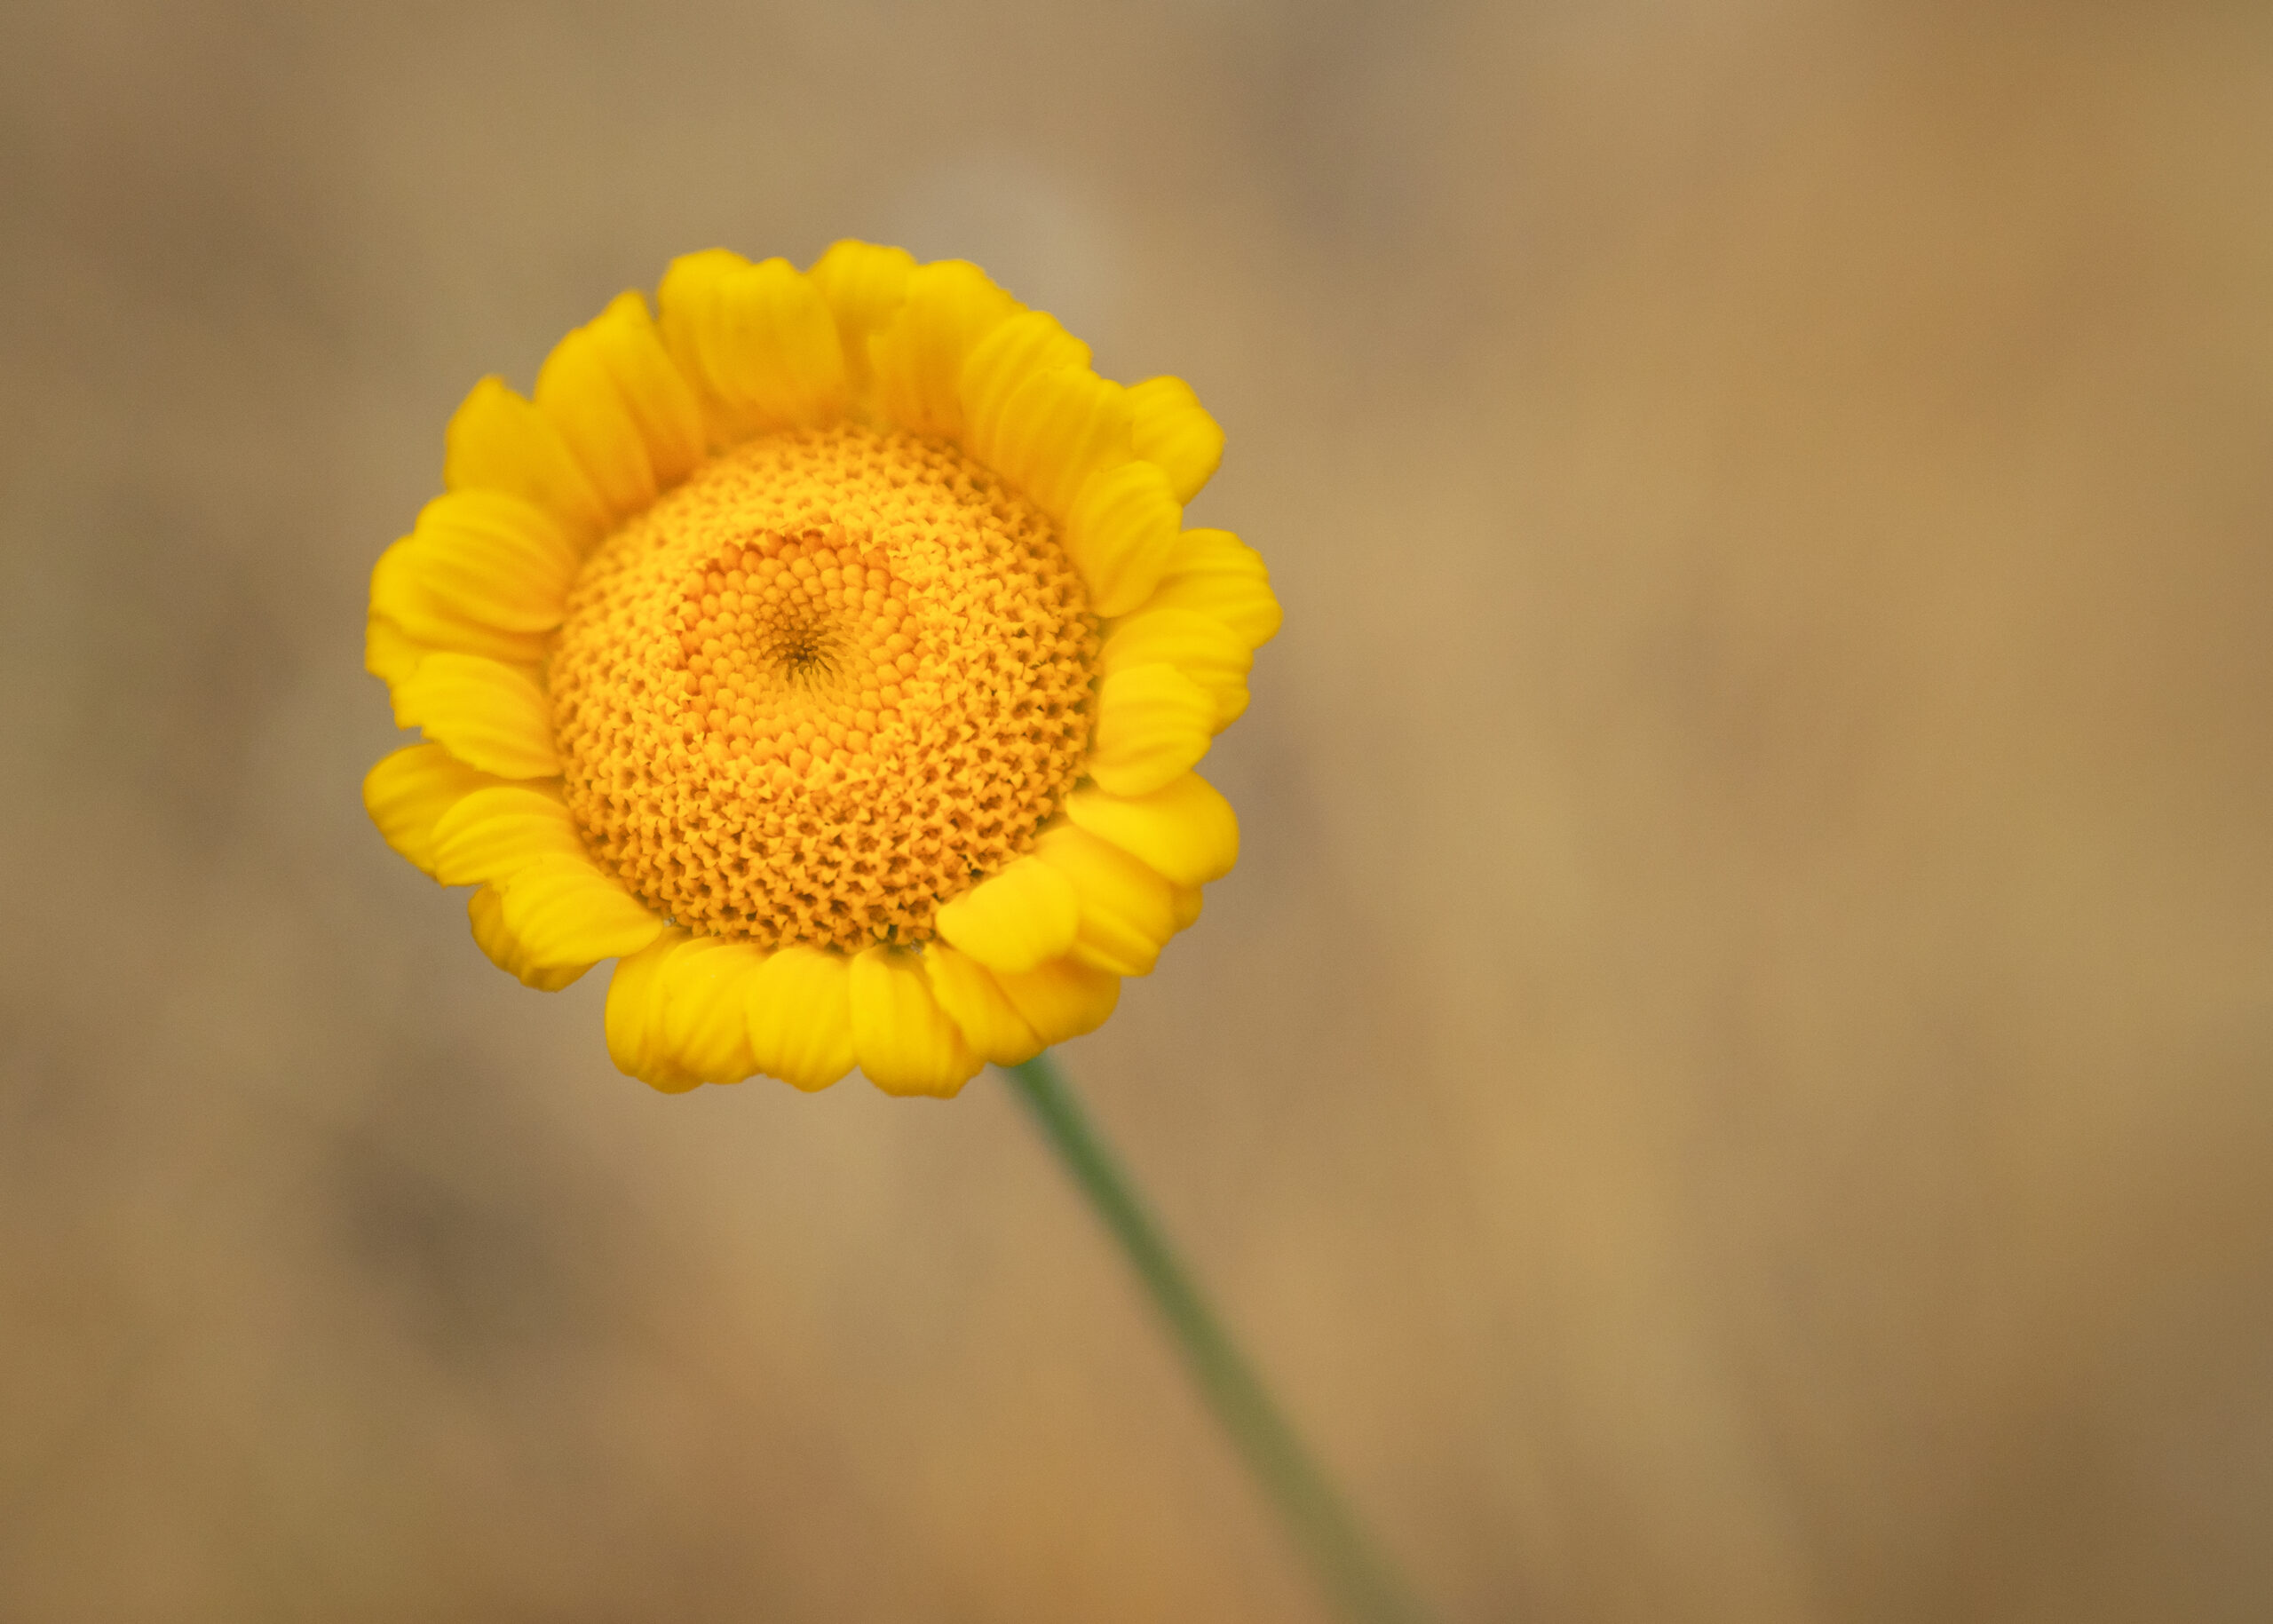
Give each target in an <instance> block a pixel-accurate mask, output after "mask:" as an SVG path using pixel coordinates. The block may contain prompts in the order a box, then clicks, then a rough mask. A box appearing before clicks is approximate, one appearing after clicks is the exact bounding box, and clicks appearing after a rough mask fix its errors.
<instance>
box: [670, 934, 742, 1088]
mask: <svg viewBox="0 0 2273 1624" xmlns="http://www.w3.org/2000/svg"><path fill="white" fill-rule="evenodd" d="M765 957H766V955H764V953H763V952H761V951H760V950H759V949H757V948H756V947H752V946H750V944H749V943H748V942H729V941H722V940H720V939H718V938H717V937H715V936H698V937H695V938H693V939H692V940H689V941H685V942H681V943H680V944H679V945H678V947H677V950H676V951H675V952H673V953H672V954H671V955H670V956H669V958H667V959H666V960H664V962H663V966H662V970H661V1003H662V1035H661V1044H662V1047H663V1050H664V1051H665V1053H667V1054H668V1055H669V1057H670V1059H671V1062H672V1064H673V1065H675V1066H677V1067H678V1069H679V1070H681V1071H684V1072H687V1073H692V1074H693V1075H694V1076H697V1077H700V1078H701V1079H702V1081H705V1082H718V1083H725V1082H740V1081H741V1080H742V1079H743V1078H745V1077H747V1076H748V1075H749V1074H750V1073H752V1072H754V1071H756V1069H757V1063H756V1060H755V1059H754V1058H752V1056H751V1054H750V1049H749V1005H748V998H749V984H750V979H751V978H752V977H754V976H756V974H757V972H758V970H759V969H760V968H761V967H763V966H764V963H765Z"/></svg>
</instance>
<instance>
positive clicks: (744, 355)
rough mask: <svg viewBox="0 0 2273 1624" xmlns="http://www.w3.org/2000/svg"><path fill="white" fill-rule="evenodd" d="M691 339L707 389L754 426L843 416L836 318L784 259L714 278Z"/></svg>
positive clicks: (817, 291) (843, 389)
mask: <svg viewBox="0 0 2273 1624" xmlns="http://www.w3.org/2000/svg"><path fill="white" fill-rule="evenodd" d="M665 293H666V296H667V297H668V295H669V284H668V283H667V284H666V285H665ZM693 336H694V344H695V351H696V356H697V359H698V360H699V361H700V364H701V368H702V373H703V376H705V377H706V378H708V379H709V384H710V387H711V388H712V389H713V390H714V391H716V392H717V396H718V398H719V399H720V400H723V401H724V402H725V404H726V405H727V406H728V407H729V408H733V409H734V410H736V411H739V412H742V413H745V414H748V416H749V417H750V419H752V420H753V421H755V422H757V423H763V424H816V423H821V422H825V421H827V420H828V418H830V417H832V416H836V414H837V413H839V412H842V411H843V409H844V408H845V405H846V403H847V400H848V398H849V393H850V390H849V386H848V384H847V381H846V378H845V372H844V351H843V345H841V344H840V343H839V342H838V339H837V337H836V317H835V316H834V315H833V314H831V313H830V312H829V308H828V304H827V302H826V301H824V300H823V299H822V297H820V289H817V288H815V287H814V286H813V285H812V283H811V282H809V281H806V280H805V279H804V276H802V275H801V274H799V273H798V272H797V269H796V266H794V265H791V264H790V263H789V262H788V260H786V259H779V258H776V259H768V260H764V261H763V262H761V263H760V264H757V265H743V266H737V267H733V268H731V269H728V270H727V271H726V272H725V274H723V275H721V276H719V277H717V279H716V281H713V282H711V283H710V284H709V287H708V288H707V289H705V290H704V294H703V296H702V297H701V302H700V303H698V304H697V305H696V306H695V308H694V311H693Z"/></svg>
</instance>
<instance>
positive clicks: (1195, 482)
mask: <svg viewBox="0 0 2273 1624" xmlns="http://www.w3.org/2000/svg"><path fill="white" fill-rule="evenodd" d="M1129 405H1130V407H1131V408H1134V410H1135V412H1136V443H1137V456H1141V457H1143V458H1144V460H1145V461H1146V462H1148V463H1159V464H1160V468H1161V470H1162V471H1164V472H1166V473H1167V475H1168V486H1169V488H1170V489H1172V490H1174V491H1175V492H1176V500H1177V501H1178V502H1190V501H1191V500H1192V498H1193V497H1194V496H1196V495H1199V494H1200V487H1201V486H1203V485H1205V484H1207V483H1208V479H1209V478H1210V476H1212V475H1213V474H1214V473H1215V471H1216V467H1217V465H1218V464H1219V463H1222V462H1223V460H1224V431H1223V430H1222V429H1220V428H1218V427H1217V426H1216V420H1215V419H1214V418H1213V417H1210V416H1208V411H1207V408H1205V407H1203V406H1201V405H1200V397H1199V396H1198V395H1195V394H1194V393H1192V385H1191V384H1187V383H1185V382H1184V380H1183V379H1182V378H1180V377H1156V378H1146V379H1145V380H1144V382H1143V383H1141V384H1132V385H1130V387H1129Z"/></svg>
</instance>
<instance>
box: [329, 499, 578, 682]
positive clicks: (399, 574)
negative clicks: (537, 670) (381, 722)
mask: <svg viewBox="0 0 2273 1624" xmlns="http://www.w3.org/2000/svg"><path fill="white" fill-rule="evenodd" d="M417 541H418V538H417V536H416V535H406V536H404V537H403V538H402V539H401V540H400V541H399V542H397V543H395V544H394V545H393V546H392V547H390V548H388V549H387V550H386V551H384V552H383V553H381V554H380V555H379V561H378V562H377V563H376V564H375V565H373V566H371V613H372V614H375V615H384V617H385V618H386V619H387V620H388V621H390V622H392V623H393V624H394V626H395V627H396V628H397V629H398V630H400V632H401V633H402V638H403V640H404V641H405V642H408V644H410V645H411V646H413V647H414V648H415V649H416V658H414V659H413V660H412V661H410V662H409V663H410V665H411V667H412V668H413V669H416V665H417V663H418V661H421V660H424V658H425V657H426V656H427V655H428V654H435V653H439V652H447V653H449V654H479V655H480V656H481V657H482V658H483V659H485V660H496V661H503V663H504V664H507V665H525V666H533V665H535V664H537V663H539V662H540V661H543V658H544V644H545V638H544V634H543V632H540V631H509V630H506V629H504V628H503V627H501V626H491V625H487V624H485V623H484V622H480V621H476V620H469V619H468V618H466V617H465V616H464V615H463V614H455V613H453V612H452V611H451V610H450V609H448V608H447V607H445V606H443V604H442V603H441V602H440V600H439V599H438V598H436V597H435V596H434V594H433V593H432V592H431V591H429V590H427V589H426V583H425V582H424V581H423V580H422V579H421V578H420V566H419V559H420V557H421V554H422V550H421V549H420V548H419V547H418V545H417ZM390 656H391V657H392V650H391V651H390ZM367 658H368V652H367ZM383 674H384V673H383ZM404 674H405V675H408V672H405V673H404ZM388 680H389V683H390V685H392V683H394V682H399V681H400V680H401V677H389V679H388Z"/></svg>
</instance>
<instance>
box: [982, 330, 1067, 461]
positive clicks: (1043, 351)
mask: <svg viewBox="0 0 2273 1624" xmlns="http://www.w3.org/2000/svg"><path fill="white" fill-rule="evenodd" d="M1088 365H1089V345H1086V344H1083V343H1082V342H1081V340H1080V339H1078V338H1076V337H1073V335H1072V334H1071V333H1068V332H1067V331H1066V330H1065V329H1064V328H1062V327H1060V326H1058V325H1057V317H1055V316H1053V315H1050V314H1049V313H1047V312H1046V311H1040V310H1028V311H1024V312H1021V313H1019V314H1018V315H1015V316H1012V317H1010V319H1009V320H1008V321H1003V322H1002V323H1000V324H999V325H997V326H996V327H994V329H991V330H990V331H989V332H988V333H987V335H986V337H984V338H981V339H980V340H979V341H978V343H977V344H974V345H971V347H970V356H969V358H968V359H966V360H964V361H963V363H962V378H961V379H960V380H959V382H958V384H957V385H956V388H957V392H958V393H959V394H960V395H961V397H962V440H963V444H964V445H965V446H966V447H967V448H970V454H971V455H972V456H976V457H977V458H978V460H979V461H980V462H982V463H987V464H989V465H990V466H992V465H993V463H994V458H993V457H992V456H990V455H989V450H990V448H993V447H994V445H995V444H996V442H997V439H998V435H999V431H1000V428H1001V424H1002V411H1003V408H1005V407H1007V406H1008V405H1009V404H1010V397H1011V395H1012V394H1014V393H1015V392H1017V391H1018V386H1019V385H1020V384H1024V383H1025V382H1026V380H1027V379H1028V378H1030V377H1032V376H1034V374H1035V373H1037V372H1047V371H1050V370H1052V369H1054V368H1058V367H1082V368H1086V367H1087V366H1088Z"/></svg>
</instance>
